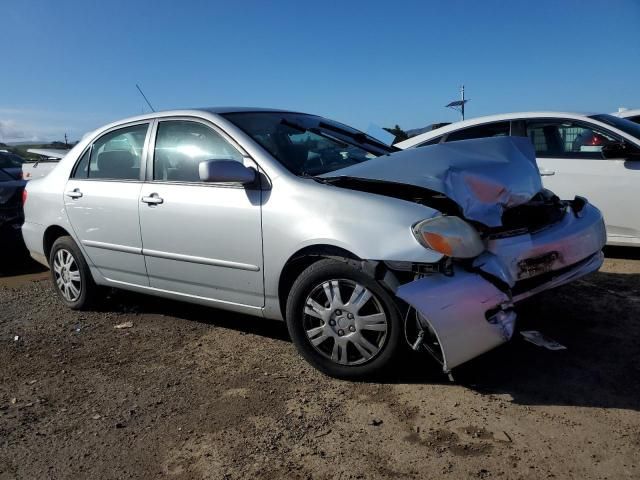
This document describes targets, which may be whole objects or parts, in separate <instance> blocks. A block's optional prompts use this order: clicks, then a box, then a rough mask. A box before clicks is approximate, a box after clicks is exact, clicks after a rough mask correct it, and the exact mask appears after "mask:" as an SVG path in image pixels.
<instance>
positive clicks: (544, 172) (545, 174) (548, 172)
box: [540, 170, 556, 177]
mask: <svg viewBox="0 0 640 480" xmlns="http://www.w3.org/2000/svg"><path fill="white" fill-rule="evenodd" d="M555 174H556V172H555V170H540V176H541V177H550V176H551V175H555Z"/></svg>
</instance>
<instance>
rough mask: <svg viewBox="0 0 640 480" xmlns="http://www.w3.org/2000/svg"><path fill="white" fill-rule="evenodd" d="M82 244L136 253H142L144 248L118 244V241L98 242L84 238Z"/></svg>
mask: <svg viewBox="0 0 640 480" xmlns="http://www.w3.org/2000/svg"><path fill="white" fill-rule="evenodd" d="M82 244H83V245H84V246H86V247H93V248H104V249H105V250H115V251H116V252H124V253H134V254H138V255H141V254H142V248H138V247H128V246H126V245H118V244H116V243H106V242H96V241H95V240H82Z"/></svg>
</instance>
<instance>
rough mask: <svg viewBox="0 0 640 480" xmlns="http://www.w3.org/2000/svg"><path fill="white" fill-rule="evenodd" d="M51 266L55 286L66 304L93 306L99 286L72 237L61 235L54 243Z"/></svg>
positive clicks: (79, 306) (77, 306)
mask: <svg viewBox="0 0 640 480" xmlns="http://www.w3.org/2000/svg"><path fill="white" fill-rule="evenodd" d="M49 266H50V267H51V279H52V280H53V286H54V288H55V289H56V292H57V293H58V296H59V297H60V299H61V300H62V301H63V303H64V304H65V305H67V306H68V307H69V308H71V309H73V310H83V309H86V308H88V307H89V306H91V304H92V303H93V300H94V297H95V294H96V291H97V288H98V287H97V286H96V284H95V282H94V281H93V278H92V277H91V272H90V270H89V266H88V265H87V262H86V261H85V259H84V257H83V255H82V252H81V251H80V249H79V248H78V245H76V242H74V241H73V239H72V238H71V237H69V236H64V237H60V238H58V239H57V240H56V241H55V242H54V243H53V246H52V247H51V252H50V254H49Z"/></svg>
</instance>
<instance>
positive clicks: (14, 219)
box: [0, 168, 27, 266]
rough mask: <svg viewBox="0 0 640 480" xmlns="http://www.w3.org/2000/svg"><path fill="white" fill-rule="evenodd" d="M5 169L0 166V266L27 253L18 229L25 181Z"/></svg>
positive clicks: (22, 217) (20, 223)
mask: <svg viewBox="0 0 640 480" xmlns="http://www.w3.org/2000/svg"><path fill="white" fill-rule="evenodd" d="M7 170H8V169H4V168H0V266H2V264H4V263H7V262H8V261H13V260H16V259H18V258H22V257H23V256H24V255H26V253H27V250H26V248H25V245H24V241H23V239H22V233H21V231H20V228H21V226H22V223H23V222H24V212H23V209H22V201H23V195H24V191H25V190H24V187H25V185H26V183H27V182H26V181H25V180H22V179H19V178H16V177H14V176H13V175H11V174H9V173H8V171H7ZM9 171H10V170H9Z"/></svg>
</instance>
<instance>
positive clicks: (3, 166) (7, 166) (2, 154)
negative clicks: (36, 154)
mask: <svg viewBox="0 0 640 480" xmlns="http://www.w3.org/2000/svg"><path fill="white" fill-rule="evenodd" d="M24 162H25V160H24V158H22V157H21V156H20V155H16V154H15V153H11V152H6V151H0V170H2V171H4V172H5V173H7V174H8V175H10V176H11V177H13V178H14V179H15V180H22V178H23V173H22V164H23V163H24Z"/></svg>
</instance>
